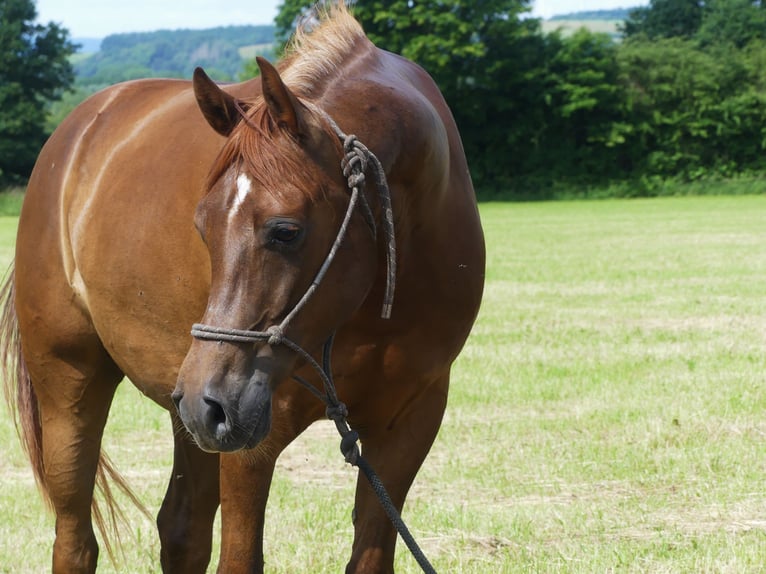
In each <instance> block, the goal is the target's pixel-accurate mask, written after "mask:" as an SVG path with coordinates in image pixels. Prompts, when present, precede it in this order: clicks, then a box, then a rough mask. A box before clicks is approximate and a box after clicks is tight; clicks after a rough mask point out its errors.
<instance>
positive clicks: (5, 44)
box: [0, 0, 75, 183]
mask: <svg viewBox="0 0 766 574" xmlns="http://www.w3.org/2000/svg"><path fill="white" fill-rule="evenodd" d="M36 18H37V12H36V10H35V5H34V2H32V1H31V0H0V182H2V183H8V182H15V181H23V180H24V179H25V178H26V177H27V176H28V175H29V173H30V172H31V170H32V166H33V165H34V162H35V158H36V157H37V153H38V152H39V150H40V147H41V146H42V144H43V143H44V141H45V139H46V137H47V133H46V130H45V105H46V101H49V100H55V99H58V98H59V97H61V94H62V93H63V92H64V91H65V90H66V89H67V88H69V86H70V85H71V84H72V82H73V80H74V75H73V73H72V67H71V65H70V64H69V61H68V60H67V58H68V57H69V56H70V55H71V54H72V53H73V52H74V50H75V46H74V45H73V44H72V43H71V42H70V41H69V39H68V32H67V31H66V30H64V29H62V28H60V27H59V26H58V25H56V24H53V23H51V24H48V25H47V26H43V25H41V24H36V23H35V20H36Z"/></svg>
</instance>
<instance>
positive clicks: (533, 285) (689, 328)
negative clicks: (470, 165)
mask: <svg viewBox="0 0 766 574" xmlns="http://www.w3.org/2000/svg"><path fill="white" fill-rule="evenodd" d="M481 211H482V218H483V221H484V226H485V230H486V234H487V243H488V250H489V259H488V269H487V287H486V292H485V298H484V303H483V307H482V311H481V314H480V316H479V320H478V322H477V324H476V327H475V329H474V332H473V335H472V337H471V339H470V341H469V343H468V345H467V347H466V349H465V351H464V352H463V354H462V356H461V357H460V359H459V360H458V362H457V363H456V365H455V369H454V378H453V385H452V390H451V396H450V405H449V408H448V412H447V415H446V418H445V421H444V425H443V427H442V431H441V433H440V435H439V437H438V439H437V442H436V444H435V445H434V448H433V450H432V453H431V456H430V457H429V459H428V460H427V462H426V464H425V466H424V468H423V470H422V471H421V473H420V475H419V477H418V479H417V481H416V483H415V486H414V488H413V490H412V493H411V495H410V498H409V501H408V504H407V507H406V508H405V519H406V520H407V522H408V524H409V526H410V528H411V529H412V531H413V533H414V534H415V536H416V538H417V539H418V540H419V542H420V543H421V544H422V546H423V548H424V550H425V552H426V554H427V555H428V556H429V558H430V559H431V561H432V562H433V563H434V565H435V567H436V569H437V570H438V571H439V572H450V573H475V574H486V573H502V574H508V573H516V572H518V573H526V572H576V573H593V572H631V573H632V572H636V573H637V572H653V573H654V572H659V573H664V572H711V573H712V572H716V573H718V572H724V573H742V572H764V568H765V567H764V565H765V564H766V196H750V197H706V198H667V199H652V200H630V201H624V200H613V201H592V202H561V203H537V204H484V205H482V207H481ZM15 221H16V220H15V219H14V218H0V258H2V264H3V265H4V264H5V263H6V262H7V261H8V260H9V257H10V253H11V242H12V232H13V228H14V226H15ZM105 444H106V450H107V452H108V453H109V454H110V455H111V456H112V458H113V459H114V460H115V461H116V463H117V465H118V466H119V468H120V469H121V470H122V471H123V472H124V474H126V475H127V477H128V478H129V481H130V483H131V484H132V486H133V487H134V488H135V490H136V491H137V492H138V493H139V495H140V496H141V498H142V499H143V500H144V501H145V503H146V504H147V505H148V506H149V508H150V510H151V511H152V512H156V510H157V508H158V507H159V504H160V501H161V497H162V494H163V491H164V487H165V484H166V480H167V478H168V473H169V468H170V461H171V438H170V429H169V422H168V417H167V415H166V413H164V412H162V411H160V410H159V409H158V408H156V407H155V406H153V405H152V404H151V403H149V402H148V401H147V400H145V399H140V398H139V395H138V393H137V392H136V391H135V390H134V389H133V388H132V387H131V386H130V385H129V384H124V385H122V387H121V389H120V391H119V392H118V397H117V399H116V401H115V404H114V407H113V409H112V415H111V419H110V421H109V425H108V428H107V435H106V439H105ZM337 444H338V441H337V439H336V437H335V436H334V434H333V431H332V430H331V429H330V428H328V426H327V425H324V424H322V425H317V426H315V427H312V429H310V430H309V432H308V433H307V435H304V436H303V437H301V439H300V440H299V441H298V442H296V443H295V444H294V445H291V447H290V448H289V449H288V451H286V453H285V455H284V456H283V458H282V459H281V460H280V463H279V466H278V470H277V474H276V477H275V480H274V484H273V487H272V495H271V499H270V502H269V509H268V524H267V528H266V539H267V541H266V556H267V571H268V572H273V573H295V572H307V573H331V572H332V573H336V572H340V571H342V570H343V565H344V563H345V560H346V559H347V557H348V553H349V547H350V542H351V536H352V529H351V521H350V512H351V506H352V491H353V481H354V473H353V472H352V470H351V469H350V468H349V467H347V466H346V465H345V464H344V463H343V461H342V460H341V456H340V455H339V453H338V450H337V449H338V447H337ZM0 445H2V446H3V452H4V456H3V457H2V460H0V484H2V486H3V488H2V489H0V572H14V573H16V572H42V571H44V570H45V569H46V568H47V567H48V564H49V560H50V558H49V556H50V546H51V544H52V540H53V520H52V518H51V516H50V515H48V514H46V512H45V510H44V509H43V507H42V505H41V503H40V501H39V498H38V496H37V494H36V492H35V488H34V485H33V483H32V479H31V473H30V472H29V470H28V467H27V464H26V461H25V459H24V457H23V456H22V454H21V452H20V449H19V447H18V444H17V441H16V437H15V435H14V431H13V429H12V426H11V422H10V417H7V416H4V417H2V418H0ZM243 488H247V485H243ZM126 510H128V511H129V512H128V514H129V516H130V520H131V527H130V528H129V529H126V531H125V532H124V533H123V541H124V543H125V556H124V558H123V561H122V563H121V564H120V565H119V566H118V568H117V569H116V570H115V568H114V567H113V566H112V565H111V564H109V563H108V561H107V560H106V559H105V558H102V563H101V564H102V569H101V571H103V572H114V571H118V572H131V573H132V572H136V573H145V572H158V571H159V565H158V562H159V561H158V558H157V556H158V554H159V549H158V543H157V541H156V534H155V530H154V526H153V524H152V523H151V522H150V521H148V520H147V519H145V518H142V517H141V516H140V515H139V514H138V513H136V512H134V511H133V509H132V508H130V507H129V506H126ZM211 570H212V567H211ZM417 571H418V569H417V566H416V564H415V562H414V561H413V559H412V558H411V557H410V556H409V555H408V553H407V551H406V549H405V548H404V547H403V545H402V544H400V548H399V550H398V554H397V572H404V573H415V572H417Z"/></svg>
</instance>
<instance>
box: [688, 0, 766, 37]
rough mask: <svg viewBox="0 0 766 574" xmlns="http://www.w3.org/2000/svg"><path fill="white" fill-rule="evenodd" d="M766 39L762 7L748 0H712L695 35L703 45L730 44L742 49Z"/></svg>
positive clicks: (765, 19) (765, 11) (765, 25)
mask: <svg viewBox="0 0 766 574" xmlns="http://www.w3.org/2000/svg"><path fill="white" fill-rule="evenodd" d="M765 38H766V10H765V9H764V8H763V7H762V6H761V5H760V3H758V4H756V3H754V2H753V1H752V0H712V1H711V2H707V3H706V13H705V18H704V20H703V22H702V25H701V26H700V29H699V31H698V32H697V35H696V40H697V41H698V42H699V43H700V45H702V46H703V47H706V46H716V45H726V44H728V45H731V46H734V47H736V48H744V47H745V46H747V45H748V44H750V43H751V42H753V41H757V40H763V39H765Z"/></svg>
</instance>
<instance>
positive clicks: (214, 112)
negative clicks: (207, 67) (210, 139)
mask: <svg viewBox="0 0 766 574" xmlns="http://www.w3.org/2000/svg"><path fill="white" fill-rule="evenodd" d="M193 84H194V96H195V97H196V98H197V105H199V109H200V110H202V115H204V116H205V119H206V120H207V123H209V124H210V126H211V127H212V128H213V129H214V130H215V131H217V132H218V133H219V134H221V135H222V136H228V135H229V134H230V133H231V132H232V130H233V129H234V126H236V125H237V123H239V120H240V114H239V112H238V111H237V100H236V99H235V98H234V96H232V95H230V94H227V93H226V92H224V91H223V90H222V89H221V88H220V87H218V84H216V83H215V82H214V81H213V80H211V79H210V77H209V76H208V75H207V74H206V73H205V71H204V70H203V69H202V68H196V69H195V70H194V79H193Z"/></svg>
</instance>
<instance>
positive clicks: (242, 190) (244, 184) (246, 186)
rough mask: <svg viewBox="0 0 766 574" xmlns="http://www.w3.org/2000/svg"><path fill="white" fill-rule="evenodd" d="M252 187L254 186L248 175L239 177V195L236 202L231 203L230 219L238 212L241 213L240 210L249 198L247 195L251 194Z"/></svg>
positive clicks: (237, 194)
mask: <svg viewBox="0 0 766 574" xmlns="http://www.w3.org/2000/svg"><path fill="white" fill-rule="evenodd" d="M252 186H253V184H252V182H251V181H250V178H249V177H247V175H246V174H244V173H241V174H239V177H238V178H237V193H236V195H235V196H234V201H233V202H232V203H231V210H230V211H229V219H231V218H232V217H234V215H235V214H236V213H237V211H239V208H240V207H242V204H243V203H244V202H245V198H246V197H247V194H248V193H250V190H251V189H252Z"/></svg>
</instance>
